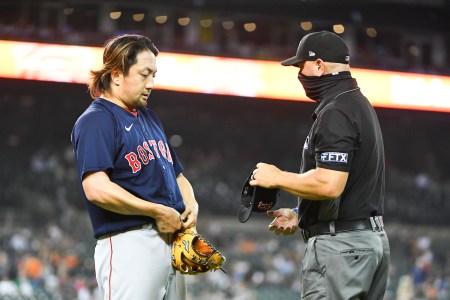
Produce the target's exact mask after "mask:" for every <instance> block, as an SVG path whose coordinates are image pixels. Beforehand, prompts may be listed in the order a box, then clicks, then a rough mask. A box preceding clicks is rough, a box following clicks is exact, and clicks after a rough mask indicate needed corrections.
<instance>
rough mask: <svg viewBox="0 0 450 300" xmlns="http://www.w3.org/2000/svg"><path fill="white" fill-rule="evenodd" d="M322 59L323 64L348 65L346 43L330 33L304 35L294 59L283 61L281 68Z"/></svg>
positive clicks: (348, 55)
mask: <svg viewBox="0 0 450 300" xmlns="http://www.w3.org/2000/svg"><path fill="white" fill-rule="evenodd" d="M319 58H320V59H322V60H323V61H325V62H335V63H341V64H348V63H350V51H349V50H348V46H347V43H345V41H344V40H343V39H342V38H341V37H340V36H338V35H337V34H334V33H332V32H329V31H326V30H323V31H318V32H312V33H309V34H307V35H305V36H304V37H303V38H302V39H301V40H300V43H299V45H298V48H297V53H296V54H295V56H294V57H291V58H288V59H286V60H283V61H282V62H281V64H282V65H283V66H293V65H297V64H298V63H299V62H304V61H308V60H310V61H312V60H316V59H319Z"/></svg>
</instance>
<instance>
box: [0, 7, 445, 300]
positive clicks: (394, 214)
mask: <svg viewBox="0 0 450 300" xmlns="http://www.w3.org/2000/svg"><path fill="white" fill-rule="evenodd" d="M449 16H450V3H449V1H445V0H391V1H382V0H366V1H364V2H363V1H357V0H342V1H326V0H277V1H275V0H259V1H256V0H253V1H251V0H247V1H244V0H240V1H239V0H179V1H176V0H173V1H164V0H154V1H152V0H146V1H144V0H134V1H101V0H77V1H75V0H73V1H70V0H67V1H57V0H53V1H52V0H36V1H32V0H2V1H1V2H0V49H1V51H0V56H1V57H0V165H1V167H0V299H78V300H97V299H99V298H98V294H97V291H96V282H95V275H94V269H93V260H92V256H93V247H94V245H95V240H94V239H93V237H92V233H91V227H90V223H89V220H88V217H87V213H86V211H85V208H84V203H83V200H82V190H81V187H80V183H79V179H78V175H77V172H76V169H75V166H74V159H73V153H72V149H71V145H70V132H71V129H72V126H73V124H74V122H75V120H76V118H77V117H78V116H79V115H80V114H81V113H82V111H83V110H84V109H85V108H86V107H87V106H88V105H89V103H90V101H91V99H90V98H89V95H88V92H87V88H86V85H85V84H84V82H83V80H84V78H85V76H86V74H79V72H80V71H78V69H76V68H74V67H73V66H74V65H77V64H83V63H84V64H87V67H88V68H90V67H92V66H91V65H89V64H88V62H86V58H87V56H83V53H84V52H79V53H80V54H79V56H77V55H76V54H75V55H73V61H74V62H75V63H72V65H71V66H72V69H70V68H69V71H67V69H62V68H60V67H61V65H64V63H65V61H64V59H67V56H64V53H55V52H51V53H50V52H45V51H47V50H45V49H47V48H45V47H44V46H45V45H59V46H63V45H71V46H89V47H94V48H77V49H98V47H101V46H102V44H103V42H104V41H105V39H107V38H108V37H110V36H112V35H115V34H120V33H141V34H145V35H147V36H149V37H150V38H151V39H152V40H154V42H155V43H156V45H157V46H158V48H159V49H160V50H161V51H162V59H164V61H166V60H170V59H174V60H175V61H177V60H176V59H175V57H176V56H174V55H175V54H191V55H196V56H195V57H197V58H208V59H214V61H212V64H211V66H214V65H215V64H213V63H216V62H220V61H223V60H224V59H225V58H229V59H239V60H230V61H229V60H225V64H226V63H229V62H231V63H233V67H230V68H229V69H227V70H226V72H225V75H224V76H220V75H221V74H222V75H223V72H224V70H222V69H220V68H215V69H212V68H207V67H203V68H202V71H205V72H207V73H206V74H202V80H201V81H195V80H192V77H193V76H199V75H198V74H197V73H196V72H195V70H189V68H186V66H184V68H178V66H177V65H176V64H173V65H169V64H166V65H168V66H170V68H166V69H164V68H163V66H161V65H159V67H160V73H161V75H162V76H161V77H163V79H164V80H161V86H162V87H161V88H159V89H157V90H155V91H154V92H153V93H152V96H151V99H150V105H151V106H152V108H153V109H154V110H155V111H156V112H157V114H158V115H159V116H160V118H161V119H162V121H163V124H164V125H165V130H166V133H167V136H168V137H169V138H170V142H171V143H172V145H173V146H174V147H176V151H177V154H178V156H179V157H180V159H181V161H182V162H183V164H184V167H185V169H186V170H185V175H186V176H187V178H188V179H189V180H190V181H191V182H192V184H193V186H194V190H195V193H196V196H197V200H198V201H199V204H200V217H199V225H198V228H199V231H200V232H202V233H204V235H205V236H206V237H208V239H209V240H211V241H212V242H214V243H215V244H216V245H217V246H218V247H219V249H221V250H222V252H223V253H224V254H225V256H226V257H227V259H228V261H227V263H226V264H225V269H226V270H227V272H228V274H227V275H226V274H223V273H222V272H214V273H210V274H207V275H205V276H196V277H189V283H190V285H189V295H190V299H219V300H220V299H236V300H250V299H283V300H284V299H288V300H289V299H299V264H300V262H301V259H302V255H303V252H304V243H303V242H302V240H301V237H300V236H299V235H296V236H292V237H279V236H275V235H273V234H271V233H269V232H268V231H267V230H266V228H267V225H268V224H269V222H270V219H268V218H267V217H265V216H260V215H256V216H254V217H252V219H251V220H250V221H249V222H248V223H246V224H240V223H239V222H238V221H237V218H236V213H237V209H238V207H239V201H240V199H239V197H240V189H241V185H242V184H243V182H244V180H245V178H246V176H247V175H248V173H249V172H250V170H251V169H252V167H253V166H254V165H255V164H256V163H257V162H259V161H265V162H269V163H273V164H276V165H278V166H280V167H281V168H283V169H285V170H289V171H293V172H295V171H297V170H298V168H299V161H300V153H301V152H300V151H301V146H302V145H303V141H304V137H305V136H306V134H307V131H308V129H309V126H310V124H311V122H312V121H311V118H310V116H311V113H312V112H313V110H314V108H315V107H316V106H315V104H313V103H312V102H310V101H305V99H303V98H301V97H300V98H299V99H292V100H294V101H273V100H275V99H283V97H282V96H281V95H279V94H282V93H283V90H279V91H275V94H270V95H271V96H270V95H269V96H267V95H266V94H258V93H256V92H255V91H256V90H257V88H256V87H254V86H253V84H252V82H253V79H254V78H252V76H254V74H255V73H254V70H253V69H252V68H255V67H254V66H258V68H260V67H261V68H262V69H263V68H265V67H266V66H269V65H270V66H273V63H277V62H278V61H279V60H281V59H284V58H286V57H290V56H292V55H293V53H294V52H295V50H296V48H297V45H298V41H299V39H300V38H301V37H302V36H303V35H305V34H307V33H308V32H310V31H316V30H322V29H326V30H330V31H334V32H336V33H338V34H340V35H342V36H343V37H344V38H345V39H346V40H347V41H348V42H349V45H350V47H351V53H352V60H351V66H352V68H354V69H355V70H358V71H360V70H366V71H367V70H372V71H374V70H375V71H376V72H375V73H370V74H371V75H370V76H375V75H374V74H380V76H381V77H388V76H393V77H395V76H397V77H395V78H399V77H401V78H404V77H408V76H409V77H408V78H412V80H411V81H408V84H403V85H401V84H400V83H399V86H398V87H395V86H393V87H389V88H390V89H394V88H397V90H401V91H404V93H401V94H400V96H399V95H397V96H396V97H397V98H398V97H403V98H402V99H401V101H400V103H401V104H400V105H394V104H393V103H394V102H390V103H391V104H387V105H384V104H383V105H379V106H376V109H377V113H378V115H379V118H380V123H381V125H382V129H383V133H384V138H385V149H386V166H387V174H386V176H387V182H386V183H387V190H386V202H385V206H386V214H385V223H386V227H387V228H386V230H387V232H388V234H389V236H390V242H391V251H392V266H391V272H390V278H389V285H388V291H387V293H386V297H385V300H394V299H395V300H412V299H439V300H444V299H450V291H449V289H450V250H449V249H450V218H449V216H450V202H449V200H450V156H449V149H450V138H449V132H450V115H449V113H450V99H449V95H450V83H449V82H450V77H449V76H450V52H449V49H450V34H449V32H450V18H449ZM10 42H14V44H13V45H16V43H15V42H27V43H29V42H32V43H36V44H33V47H31V46H30V47H31V48H28V51H29V52H30V53H29V54H28V55H27V56H23V55H22V56H20V55H21V54H23V53H17V51H13V50H11V49H23V48H11V47H12V46H11V47H10V45H11V44H8V43H10ZM5 45H6V46H5ZM18 45H22V44H18ZM27 45H29V44H26V47H28V46H27ZM36 45H37V46H36ZM8 47H9V48H8ZM30 49H40V51H41V52H40V54H39V55H37V54H36V53H37V51H35V52H34V51H32V50H30ZM42 49H44V50H42ZM58 49H63V50H61V52H64V49H69V48H58ZM8 51H11V52H8ZM77 51H78V50H77ZM80 51H81V50H80ZM75 53H76V52H75ZM16 54H17V55H16ZM70 55H72V54H70ZM165 55H167V56H165ZM17 57H19V59H20V57H27V60H26V61H17V60H18V58H17ZM244 59H245V60H244ZM240 63H242V64H243V65H244V66H245V67H243V68H238V67H237V65H239V64H240ZM271 63H272V65H271ZM254 64H256V65H254ZM163 65H164V64H163ZM219 65H220V64H219ZM235 67H236V68H238V70H237V71H236V70H235V71H233V70H234V69H233V68H235ZM11 68H13V69H12V70H11ZM247 68H248V69H247ZM258 68H256V69H257V70H259V69H258ZM271 68H275V67H271ZM250 69H252V70H253V71H252V72H250ZM81 70H84V69H83V68H81ZM247 70H248V71H249V72H248V73H246V71H247ZM271 70H272V69H271ZM283 71H286V72H289V71H287V70H286V69H283ZM381 71H383V72H384V73H379V72H381ZM77 72H78V73H77ZM180 72H184V73H181V74H180ZM261 72H262V71H261ZM392 72H395V73H392ZM256 74H258V73H256ZM274 74H275V73H274ZM277 74H278V73H277ZM172 76H173V77H172ZM370 76H369V77H368V79H369V85H368V87H370V83H372V82H373V83H372V85H374V86H372V87H370V88H373V89H374V90H375V95H376V92H377V90H379V92H380V93H382V91H383V90H385V89H387V88H388V87H386V86H384V85H383V84H380V83H379V81H376V80H374V81H370V79H371V78H372V77H370ZM79 77H81V79H79ZM208 77H210V79H209V80H208ZM227 77H230V78H227ZM293 77H294V78H293V79H294V81H292V82H289V85H288V86H286V88H287V89H288V88H289V89H294V91H298V93H299V95H300V94H301V93H302V89H301V86H300V84H299V83H298V82H296V81H295V75H294V76H293ZM215 78H220V80H223V81H227V80H228V79H230V82H233V81H232V79H233V78H238V79H239V82H240V87H235V89H229V88H228V89H227V88H226V84H227V83H226V82H217V80H216V79H215ZM264 78H265V81H263V84H264V85H267V86H270V85H271V84H272V82H273V84H274V85H275V83H276V81H277V80H278V79H279V78H276V76H272V77H271V76H270V74H269V76H266V77H264ZM175 79H177V80H181V82H183V81H186V82H189V83H190V84H191V83H192V85H196V86H195V87H196V88H197V89H192V90H191V92H189V89H188V88H186V87H184V88H177V87H180V86H182V84H180V83H179V82H172V81H171V80H175ZM167 80H168V81H169V84H167V82H168V81H167ZM157 83H158V81H157ZM276 84H278V83H276ZM202 86H204V87H205V88H204V89H202ZM223 86H225V88H224V89H221V88H220V87H223ZM277 86H278V85H277ZM212 87H214V88H212ZM217 87H219V88H217ZM248 89H250V90H251V91H248ZM192 91H193V92H192ZM230 91H231V92H230ZM408 91H409V92H410V93H408ZM411 91H412V92H411ZM363 92H364V88H363ZM371 93H372V92H371ZM408 97H409V98H410V99H414V101H412V100H411V103H413V104H411V103H409V102H408V100H410V99H409V98H408ZM295 100H298V101H295ZM384 100H387V99H384ZM380 101H381V103H383V102H382V101H383V99H381V100H380ZM408 103H409V104H408ZM403 104H404V105H403ZM295 203H296V199H295V198H294V197H292V196H290V195H288V194H285V193H283V194H282V195H281V199H280V203H279V204H278V205H277V206H287V207H292V206H294V205H295ZM149 272H151V270H149Z"/></svg>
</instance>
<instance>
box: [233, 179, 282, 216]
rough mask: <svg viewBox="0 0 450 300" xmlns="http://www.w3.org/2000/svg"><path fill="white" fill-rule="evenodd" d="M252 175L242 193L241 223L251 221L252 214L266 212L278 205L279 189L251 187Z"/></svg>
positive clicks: (239, 212) (239, 213)
mask: <svg viewBox="0 0 450 300" xmlns="http://www.w3.org/2000/svg"><path fill="white" fill-rule="evenodd" d="M252 174H253V172H252V173H250V176H249V177H248V178H247V180H246V181H245V183H244V186H243V188H242V192H241V207H240V208H239V211H238V220H239V222H241V223H245V222H247V220H248V219H250V216H251V214H252V212H266V211H268V210H269V209H271V208H272V207H274V206H275V204H276V203H277V199H278V195H279V194H280V190H279V189H266V188H262V187H259V186H256V187H254V186H251V185H250V180H251V177H252Z"/></svg>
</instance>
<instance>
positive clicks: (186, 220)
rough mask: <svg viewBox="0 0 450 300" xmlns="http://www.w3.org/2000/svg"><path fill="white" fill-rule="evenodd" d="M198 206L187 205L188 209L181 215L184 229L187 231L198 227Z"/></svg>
mask: <svg viewBox="0 0 450 300" xmlns="http://www.w3.org/2000/svg"><path fill="white" fill-rule="evenodd" d="M197 216H198V204H197V203H195V205H186V209H185V210H184V212H183V213H182V214H181V221H182V224H181V226H182V228H183V229H187V228H191V227H194V226H196V225H197Z"/></svg>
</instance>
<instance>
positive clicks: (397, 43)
mask: <svg viewBox="0 0 450 300" xmlns="http://www.w3.org/2000/svg"><path fill="white" fill-rule="evenodd" d="M59 14H62V12H59ZM97 14H99V12H97ZM195 15H197V14H194V16H195ZM47 17H48V18H50V16H47ZM62 17H64V18H67V19H70V17H69V16H56V15H55V16H54V18H62ZM97 17H98V16H97V15H96V16H95V17H92V16H91V17H90V18H82V19H81V20H82V21H79V22H78V23H74V24H71V23H70V22H68V21H66V22H64V23H63V24H56V25H55V24H51V23H52V22H51V21H50V20H44V19H42V20H41V23H43V24H40V23H39V22H36V21H35V20H34V19H33V18H30V19H28V20H27V19H24V18H21V17H19V16H18V17H17V20H9V21H6V20H2V18H1V17H0V40H1V39H5V40H18V41H26V42H42V43H57V44H69V45H86V46H102V45H103V43H104V41H105V40H106V39H108V38H109V37H111V36H112V35H117V34H122V33H138V34H144V35H146V36H148V37H150V38H151V39H152V40H153V41H154V42H155V43H156V45H157V46H158V48H159V49H160V50H161V51H163V52H177V53H192V54H200V55H214V56H225V57H237V58H247V59H262V60H275V61H280V60H282V59H285V58H286V57H290V56H292V54H293V52H294V51H295V49H296V47H297V43H298V41H299V39H300V38H301V37H302V36H303V35H305V34H307V33H309V32H310V31H318V30H324V29H325V30H332V26H333V22H332V20H329V22H328V24H325V23H324V22H317V26H315V27H313V28H312V29H311V30H302V29H301V28H296V29H294V28H295V27H294V26H293V25H294V24H296V23H298V20H291V21H289V20H288V19H287V20H286V21H284V22H283V23H281V24H280V23H279V22H277V21H275V20H271V18H265V17H261V16H260V17H258V18H256V20H258V21H257V22H256V23H257V28H256V30H255V31H254V32H245V30H244V29H243V24H242V21H241V22H239V21H236V24H235V27H234V28H233V29H231V30H225V29H223V28H222V26H221V24H220V19H219V20H213V21H212V22H215V24H214V25H213V26H211V27H210V28H201V27H200V26H199V25H198V22H199V21H200V19H198V18H192V20H191V23H190V24H188V25H186V26H180V25H179V24H177V22H176V20H177V15H176V14H175V13H174V14H173V15H170V16H168V21H167V22H166V23H164V24H158V23H157V22H155V21H154V20H146V22H141V24H139V23H137V22H134V25H133V23H131V24H126V26H125V25H123V26H122V27H121V26H120V20H118V21H113V22H111V26H109V27H108V26H106V27H105V26H104V27H105V28H100V25H97V24H98V23H104V21H102V20H100V21H99V20H93V19H94V18H97ZM128 17H129V18H130V16H128ZM197 17H198V16H197ZM43 18H44V17H43ZM107 18H109V17H107ZM123 18H125V16H123ZM147 18H151V17H150V16H147ZM237 19H239V18H237ZM254 19H255V18H249V20H254ZM108 21H109V20H108ZM83 22H85V24H83ZM47 23H50V24H47ZM53 23H54V22H53ZM80 23H81V24H80ZM142 23H145V24H146V25H145V26H143V25H142ZM89 24H91V25H89ZM92 24H94V25H92ZM113 24H114V26H113ZM117 24H119V25H117ZM346 25H347V26H348V28H349V31H351V32H352V33H351V39H352V42H351V43H349V44H350V45H351V54H352V55H351V65H352V66H353V67H357V68H369V69H381V70H392V71H403V72H414V73H428V74H438V75H449V74H450V63H449V60H448V56H450V54H449V53H446V51H447V52H448V50H446V49H448V47H445V45H446V40H445V37H442V38H440V42H439V43H437V42H436V41H435V40H433V39H431V37H432V36H435V35H434V34H433V33H432V32H424V31H423V30H422V31H416V32H413V31H411V30H410V29H404V30H403V31H401V30H400V29H399V28H385V27H380V28H379V29H378V31H379V32H378V35H377V36H376V37H368V36H367V33H366V26H361V25H359V24H357V25H355V24H351V23H350V24H346ZM372 25H374V24H372ZM372 25H371V26H372ZM375 27H376V24H375ZM346 34H347V33H344V35H343V36H345V35H346ZM415 35H417V37H415ZM416 41H419V42H416ZM421 41H423V42H421ZM438 44H439V45H441V46H439V47H440V48H439V50H434V51H433V49H434V48H437V47H438ZM442 52H444V53H442ZM437 57H439V58H437Z"/></svg>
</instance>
